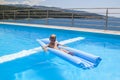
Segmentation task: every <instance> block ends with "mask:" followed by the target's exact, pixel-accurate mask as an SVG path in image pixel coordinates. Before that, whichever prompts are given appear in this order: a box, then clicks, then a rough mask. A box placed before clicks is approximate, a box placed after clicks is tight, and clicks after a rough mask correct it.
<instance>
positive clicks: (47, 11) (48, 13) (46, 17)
mask: <svg viewBox="0 0 120 80" xmlns="http://www.w3.org/2000/svg"><path fill="white" fill-rule="evenodd" d="M48 17H49V12H48V10H47V15H46V25H48Z"/></svg>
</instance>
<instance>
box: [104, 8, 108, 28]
mask: <svg viewBox="0 0 120 80" xmlns="http://www.w3.org/2000/svg"><path fill="white" fill-rule="evenodd" d="M107 28H108V8H107V9H106V18H105V30H107Z"/></svg>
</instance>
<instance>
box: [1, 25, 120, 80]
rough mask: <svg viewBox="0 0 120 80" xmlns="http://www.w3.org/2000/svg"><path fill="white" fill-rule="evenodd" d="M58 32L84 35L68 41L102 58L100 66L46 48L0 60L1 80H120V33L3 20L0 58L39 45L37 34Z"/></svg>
mask: <svg viewBox="0 0 120 80" xmlns="http://www.w3.org/2000/svg"><path fill="white" fill-rule="evenodd" d="M53 33H54V34H56V35H57V40H58V41H61V40H66V39H70V38H74V37H79V36H80V37H85V39H84V40H81V41H77V42H74V43H70V44H67V45H66V46H70V47H72V48H76V49H79V50H82V51H85V52H88V53H91V54H94V55H98V56H100V57H101V58H102V61H101V63H100V64H99V65H98V67H96V68H93V69H89V70H83V69H81V68H78V67H76V66H73V65H72V64H70V63H68V62H67V61H64V60H62V59H61V58H59V57H57V56H55V55H53V54H50V53H44V52H37V53H35V54H32V55H29V56H24V57H21V58H16V59H14V60H11V61H7V62H3V63H0V80H120V74H119V72H120V69H119V66H120V63H119V61H120V36H118V35H106V34H97V33H89V32H78V31H70V30H57V29H46V28H33V27H26V26H24V27H23V26H15V25H5V24H0V58H1V57H2V56H7V55H12V54H15V53H16V54H17V53H18V52H21V51H23V50H29V49H33V48H35V47H39V46H40V45H39V44H38V42H37V41H36V39H37V38H46V37H49V36H50V35H51V34H53Z"/></svg>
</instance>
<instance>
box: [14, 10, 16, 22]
mask: <svg viewBox="0 0 120 80" xmlns="http://www.w3.org/2000/svg"><path fill="white" fill-rule="evenodd" d="M15 19H16V10H14V20H15Z"/></svg>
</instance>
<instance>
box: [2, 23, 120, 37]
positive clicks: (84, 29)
mask: <svg viewBox="0 0 120 80" xmlns="http://www.w3.org/2000/svg"><path fill="white" fill-rule="evenodd" d="M0 24H10V25H20V26H29V27H40V28H53V29H62V30H72V31H83V32H91V33H102V34H112V35H120V31H111V30H98V29H88V28H78V27H68V26H54V25H42V24H28V23H14V22H0Z"/></svg>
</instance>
